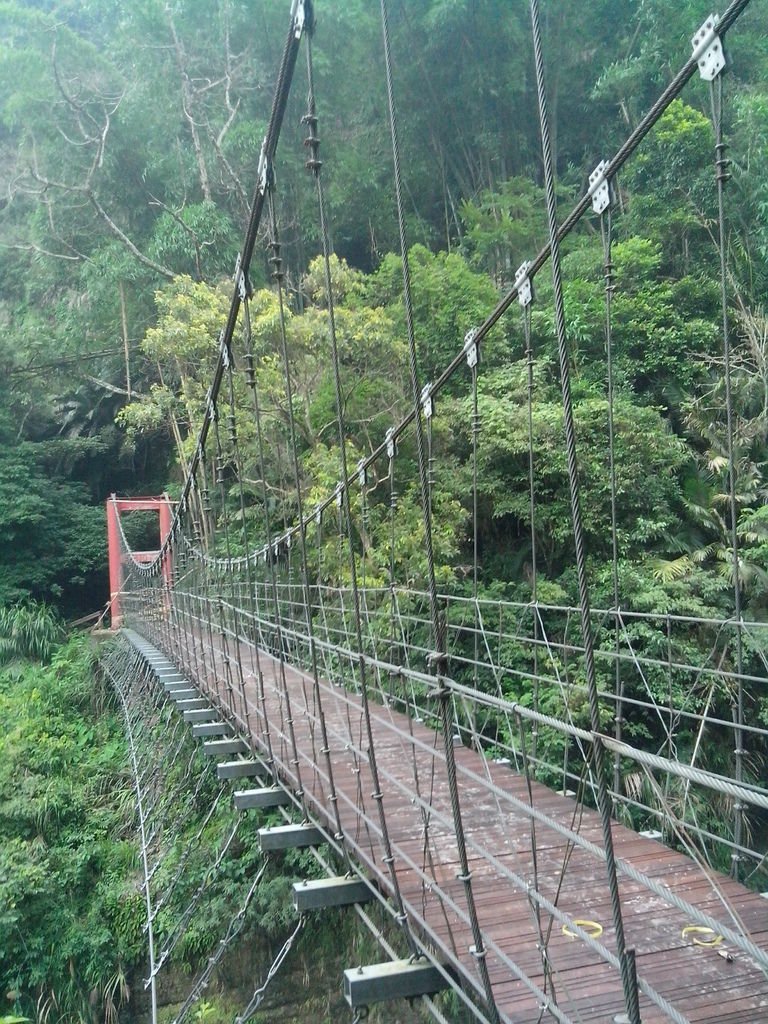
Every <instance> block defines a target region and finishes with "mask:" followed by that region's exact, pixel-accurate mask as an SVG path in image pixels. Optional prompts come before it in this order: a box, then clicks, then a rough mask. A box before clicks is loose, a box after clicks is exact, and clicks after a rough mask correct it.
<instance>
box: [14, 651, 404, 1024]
mask: <svg viewBox="0 0 768 1024" xmlns="http://www.w3.org/2000/svg"><path fill="white" fill-rule="evenodd" d="M18 653H19V652H17V654H18ZM98 657H99V651H98V649H97V648H96V647H95V645H94V643H93V640H92V639H91V638H90V637H89V636H85V635H76V636H72V637H69V638H67V639H65V640H64V642H61V643H59V644H58V645H57V646H55V648H54V650H53V652H52V656H51V657H50V659H49V660H48V662H47V663H42V662H40V661H39V660H32V659H31V658H29V657H21V656H16V657H14V658H13V660H11V661H9V662H7V663H6V664H5V665H4V666H3V667H2V669H0V717H1V718H2V720H3V725H4V728H3V730H2V732H1V733H0V794H2V796H1V797H0V986H1V988H0V994H1V995H2V1000H3V1003H2V1005H4V1008H5V1009H6V1010H7V1012H8V1013H9V1014H11V1015H12V1017H13V1018H14V1019H18V1018H20V1019H21V1020H25V1019H29V1020H36V1021H39V1022H41V1024H58V1022H63V1021H67V1022H78V1024H79V1022H83V1024H86V1022H88V1024H90V1022H96V1021H103V1022H105V1024H115V1022H116V1021H117V1020H118V1019H119V1020H142V1019H144V1018H145V1017H146V1016H147V1013H148V1002H147V999H146V997H145V993H144V984H143V979H144V977H145V975H146V973H147V967H146V936H145V934H144V931H143V925H144V922H145V910H144V899H143V891H142V888H141V882H142V876H141V871H140V857H139V846H138V842H137V836H136V804H135V793H134V789H133V781H132V778H131V774H130V768H129V763H130V762H129V756H128V749H127V743H126V738H125V733H124V722H123V718H122V715H121V714H120V709H119V707H118V704H117V700H116V697H115V694H114V692H113V691H112V689H111V687H110V686H109V684H108V682H107V681H106V680H105V679H104V677H103V675H102V674H101V673H100V672H99V669H98ZM159 725H160V723H159V722H155V723H154V726H155V728H154V729H150V730H149V731H148V732H147V733H145V734H144V735H143V738H142V742H143V743H145V744H150V743H154V742H159V740H160V736H159V735H157V731H156V730H157V727H159ZM185 729H186V727H185ZM179 738H180V739H181V737H179ZM192 743H193V741H192V740H191V738H190V737H189V736H188V734H187V735H186V736H185V737H184V739H183V742H182V743H181V745H180V746H179V748H178V752H177V756H176V758H175V759H174V761H173V763H163V760H162V759H161V761H160V765H161V769H160V771H159V773H158V775H157V784H158V787H160V788H165V789H166V792H171V793H174V794H175V798H176V800H177V803H176V805H175V806H171V805H170V804H169V805H168V806H167V807H164V808H163V807H160V808H159V811H160V812H161V813H162V816H163V827H162V828H161V829H160V832H159V838H158V841H157V842H156V843H155V845H154V846H153V849H152V855H153V861H155V860H156V861H157V862H158V863H159V867H158V868H157V871H156V874H155V879H156V884H157V891H158V892H163V891H165V892H166V893H168V896H167V899H166V902H165V904H164V905H163V907H162V908H161V909H160V911H159V912H158V918H157V928H158V932H159V936H160V940H161V946H162V942H163V941H164V940H168V939H169V938H170V937H171V936H172V935H173V933H174V930H175V928H176V926H177V923H178V921H179V920H180V919H181V917H182V915H183V914H184V912H185V910H186V909H187V907H188V906H189V904H190V901H191V900H192V898H193V897H194V894H195V893H196V892H197V891H198V889H199V888H200V887H201V886H202V887H203V888H204V892H203V894H202V895H201V897H200V898H199V901H198V904H197V906H196V909H195V912H194V914H192V915H191V917H190V919H189V923H188V925H187V927H186V928H185V930H184V934H183V935H182V936H181V938H180V939H179V940H178V942H177V944H176V945H175V947H174V949H173V952H172V954H171V955H170V956H169V957H168V962H167V965H166V966H165V967H164V968H163V970H162V972H161V974H160V977H159V979H158V980H159V982H160V986H159V995H160V1002H161V1010H160V1020H161V1021H163V1022H166V1024H167V1022H170V1021H171V1020H174V1019H175V1018H176V1015H177V1013H178V1011H179V1008H180V1006H181V1004H182V1002H183V1000H184V998H185V996H186V995H187V993H188V991H189V987H190V983H191V980H192V978H193V977H194V976H195V975H196V973H197V972H198V971H199V970H200V968H201V966H202V965H204V964H205V962H206V960H207V957H208V956H209V955H210V953H211V951H212V950H214V949H215V948H216V946H217V944H218V942H219V940H220V939H221V937H222V936H223V934H224V933H225V932H226V929H227V925H228V924H229V921H230V920H231V918H232V916H233V915H234V913H235V912H236V909H237V904H238V899H239V898H240V896H241V894H242V893H241V890H242V888H243V885H244V884H245V883H246V882H247V881H248V879H249V878H250V877H251V876H252V874H253V872H254V871H255V869H256V866H257V862H258V861H259V860H260V857H261V855H260V853H259V850H258V844H257V842H256V835H255V833H256V830H257V829H258V827H260V826H261V825H263V824H264V823H265V820H266V819H265V817H264V816H261V817H257V816H256V814H255V812H250V813H249V815H247V816H245V817H244V818H243V820H242V821H241V822H240V826H239V828H238V833H237V837H236V840H235V842H234V843H233V845H232V847H231V849H230V851H229V855H228V857H227V860H226V861H225V862H224V863H223V865H222V870H221V871H220V872H219V873H218V875H217V877H215V878H212V877H210V865H211V860H212V857H211V851H212V850H213V851H215V850H217V849H219V847H220V845H221V843H222V842H223V841H224V838H225V836H226V835H228V834H229V832H230V831H231V829H232V827H233V824H234V820H235V812H234V811H233V810H232V808H231V804H230V800H229V798H228V794H227V799H223V800H221V801H220V802H219V805H218V806H217V810H216V812H215V813H214V814H213V815H212V816H211V817H210V819H209V820H208V821H207V823H206V824H205V826H204V827H203V828H202V831H201V826H203V823H204V821H205V819H206V817H207V815H208V812H209V810H210V807H211V804H212V800H213V799H214V797H213V789H214V788H215V784H216V783H215V773H211V772H210V771H207V772H206V767H205V764H204V762H203V761H202V758H201V757H200V755H199V754H197V753H196V752H195V750H194V748H193V746H192ZM142 753H143V754H144V755H145V756H146V754H147V753H148V751H147V750H146V749H145V750H144V751H140V754H142ZM190 756H191V758H192V766H193V770H192V771H191V772H189V774H188V777H186V778H184V779H182V775H183V774H184V773H186V772H187V767H188V765H189V764H190ZM166 760H167V759H166ZM206 774H207V776H208V777H207V778H206V777H205V776H206ZM182 781H183V783H184V785H183V787H181V786H180V785H179V784H180V783H181V782H182ZM174 821H175V822H176V823H177V826H176V827H175V828H174V827H173V826H174ZM317 871H318V868H317V866H316V865H314V863H313V862H311V859H310V858H309V855H308V854H306V853H302V852H300V851H299V852H296V853H293V854H290V855H287V856H286V857H285V858H284V859H282V860H279V861H275V862H274V863H272V864H270V866H269V869H268V873H267V874H266V875H265V878H264V880H263V882H262V883H261V884H260V886H259V888H258V892H257V895H256V898H255V899H254V902H253V904H252V905H251V908H250V910H249V914H248V917H247V919H246V922H245V926H244V929H243V932H242V933H241V934H240V936H239V938H238V941H237V944H236V945H233V948H232V949H231V951H230V952H229V953H228V955H227V957H226V958H225V959H224V960H223V961H222V964H221V966H220V969H219V970H218V971H217V973H216V974H215V975H214V978H213V979H212V982H211V984H210V986H209V988H208V989H207V990H206V992H205V993H204V996H203V998H202V999H201V1000H200V1001H199V1002H198V1003H197V1004H196V1005H195V1006H194V1007H193V1008H192V1009H191V1011H190V1013H189V1017H188V1020H190V1021H196V1022H199V1024H225V1022H230V1021H231V1020H232V1019H233V1018H234V1016H235V1014H236V1013H237V1012H240V1011H241V1010H242V1007H243V1005H244V1003H245V1001H247V999H248V997H249V995H250V992H251V991H252V990H253V987H254V986H255V985H256V984H258V982H259V978H260V976H261V975H262V974H263V973H264V972H265V971H266V969H267V967H268V965H269V963H271V961H272V957H273V955H274V952H275V950H276V949H277V948H278V947H279V945H280V943H281V942H282V940H283V938H284V937H285V935H286V934H287V932H288V931H289V930H290V928H291V927H292V910H291V898H290V884H291V882H292V881H293V880H295V879H297V878H301V877H307V876H309V875H313V874H317ZM177 876H178V877H177ZM174 879H176V881H175V884H173V888H172V891H170V889H171V883H172V882H173V880H174ZM383 924H384V922H382V925H383ZM379 956H380V954H379V953H378V952H377V951H376V949H375V943H374V941H373V939H371V938H370V937H369V936H367V935H364V934H362V933H361V929H360V928H359V927H357V926H356V924H355V922H354V920H352V919H350V918H348V917H347V918H344V917H343V916H342V915H341V914H340V913H339V912H336V913H334V912H331V913H329V914H328V915H326V916H325V917H323V919H322V920H317V921H315V920H313V921H312V922H311V926H310V927H308V928H306V929H305V932H304V934H303V936H302V941H301V942H300V943H299V945H298V946H297V948H296V950H295V951H294V953H293V954H292V958H291V960H290V961H289V963H287V964H286V969H285V971H284V972H281V975H280V977H279V978H278V979H277V981H276V983H275V987H274V990H273V991H271V992H270V999H269V1001H268V1002H267V1003H266V1004H265V1007H266V1010H265V1014H266V1015H264V1014H258V1015H257V1016H256V1017H254V1018H253V1020H254V1021H266V1020H269V1021H270V1022H277V1021H284V1022H286V1024H287V1022H297V1024H298V1022H301V1024H304V1022H307V1021H312V1022H323V1021H331V1020H339V1019H345V1018H342V1016H341V1015H342V1014H343V1013H345V1012H348V1010H347V1011H345V1010H344V1009H343V1001H342V999H341V992H340V988H341V984H340V983H341V970H342V969H343V968H344V967H347V966H350V965H351V964H353V963H356V962H366V961H370V960H376V959H378V958H379ZM2 1019H5V1018H2ZM376 1019H377V1018H376V1017H375V1016H372V1017H371V1020H376ZM383 1019H387V1020H391V1019H393V1018H391V1017H386V1018H382V1020H383ZM397 1019H398V1020H400V1021H401V1022H402V1024H410V1022H412V1021H417V1020H420V1019H421V1017H420V1016H419V1015H418V1012H417V1011H416V1010H411V1009H409V1008H408V1007H407V1006H405V1005H404V1006H403V1008H402V1010H400V1011H399V1012H398V1014H397Z"/></svg>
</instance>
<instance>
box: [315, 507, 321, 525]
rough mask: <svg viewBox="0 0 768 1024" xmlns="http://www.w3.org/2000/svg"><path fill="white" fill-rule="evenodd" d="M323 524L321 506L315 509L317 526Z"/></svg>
mask: <svg viewBox="0 0 768 1024" xmlns="http://www.w3.org/2000/svg"><path fill="white" fill-rule="evenodd" d="M322 525H323V510H322V509H321V508H318V509H315V526H322Z"/></svg>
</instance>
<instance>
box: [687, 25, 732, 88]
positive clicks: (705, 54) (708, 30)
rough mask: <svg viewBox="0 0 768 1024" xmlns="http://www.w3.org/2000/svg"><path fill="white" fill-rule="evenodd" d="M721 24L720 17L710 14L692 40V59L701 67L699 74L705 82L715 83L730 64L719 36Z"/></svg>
mask: <svg viewBox="0 0 768 1024" xmlns="http://www.w3.org/2000/svg"><path fill="white" fill-rule="evenodd" d="M719 24H720V15H719V14H710V16H709V17H708V18H707V20H706V21H705V22H704V24H703V25H702V26H701V28H700V29H699V31H698V32H697V33H696V35H695V36H693V38H692V39H691V47H692V48H693V55H692V59H693V60H695V61H696V63H697V64H698V65H699V74H700V75H701V77H702V78H703V79H704V81H705V82H713V81H714V80H715V79H716V78H717V76H718V75H719V74H720V72H721V71H723V70H724V68H725V67H726V65H727V63H728V61H727V59H726V56H725V50H724V49H723V42H722V40H721V39H720V36H719V35H718V34H717V26H718V25H719Z"/></svg>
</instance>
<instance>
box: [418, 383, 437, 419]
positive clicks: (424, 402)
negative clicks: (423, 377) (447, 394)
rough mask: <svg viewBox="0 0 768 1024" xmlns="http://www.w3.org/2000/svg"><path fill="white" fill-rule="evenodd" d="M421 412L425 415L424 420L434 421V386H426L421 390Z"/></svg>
mask: <svg viewBox="0 0 768 1024" xmlns="http://www.w3.org/2000/svg"><path fill="white" fill-rule="evenodd" d="M419 400H420V402H421V411H422V412H423V413H424V419H426V420H430V419H432V413H433V412H434V411H435V410H434V403H433V401H432V385H431V384H425V385H424V387H423V388H422V389H421V398H420V399H419Z"/></svg>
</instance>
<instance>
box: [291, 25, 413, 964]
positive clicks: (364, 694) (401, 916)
mask: <svg viewBox="0 0 768 1024" xmlns="http://www.w3.org/2000/svg"><path fill="white" fill-rule="evenodd" d="M306 52H307V84H308V96H307V115H306V123H307V125H308V128H309V131H310V135H309V138H308V140H307V142H308V145H309V147H310V160H309V162H308V168H309V170H310V171H311V173H312V176H313V178H314V180H315V186H316V192H317V206H318V215H319V220H320V239H321V244H322V255H323V270H324V277H325V287H326V293H327V303H328V333H329V340H330V345H331V358H332V362H333V379H334V391H335V397H336V424H337V428H338V440H339V458H340V469H341V477H342V479H341V485H342V511H343V514H344V516H345V517H346V522H347V527H348V530H347V532H348V544H347V551H348V556H349V573H350V587H351V590H352V601H353V607H354V628H355V639H356V642H357V651H358V667H359V672H360V699H361V703H362V708H363V715H364V718H365V729H366V734H367V737H368V764H369V768H370V772H371V778H372V781H373V785H374V793H373V799H374V801H375V803H376V807H377V810H378V816H379V822H380V826H381V833H382V842H383V846H384V861H385V863H386V864H387V867H388V871H389V877H390V881H391V885H392V896H393V899H394V901H395V905H396V907H397V919H398V922H399V924H400V925H401V927H402V929H403V934H404V936H405V938H406V941H407V943H408V946H409V948H410V951H411V954H412V955H413V956H419V955H420V954H419V948H418V946H417V944H416V941H415V939H414V937H413V933H412V931H411V928H410V924H409V922H408V915H407V914H406V911H405V905H404V902H403V897H402V893H401V891H400V880H399V878H398V874H397V868H396V866H395V858H394V855H393V852H392V843H391V840H390V837H389V829H388V826H387V818H386V813H385V810H384V794H383V793H382V790H381V784H380V779H379V770H378V764H377V759H376V748H375V744H374V736H373V726H372V723H371V713H370V707H369V701H368V683H367V667H366V662H365V657H364V645H363V635H362V623H361V608H360V592H359V589H358V585H357V565H356V556H355V549H354V540H353V537H352V511H351V507H350V494H349V491H350V488H349V467H348V464H347V448H346V437H345V431H344V402H343V397H342V389H341V369H340V361H339V350H338V339H337V335H336V319H335V312H334V301H333V282H332V279H331V253H330V240H329V236H328V223H327V219H326V212H325V190H324V187H323V179H322V176H321V174H320V169H321V166H322V164H321V161H320V160H319V157H318V146H319V140H318V138H317V123H318V118H317V108H316V103H315V84H314V67H313V61H312V27H311V26H310V30H309V31H308V33H307V48H306Z"/></svg>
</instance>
